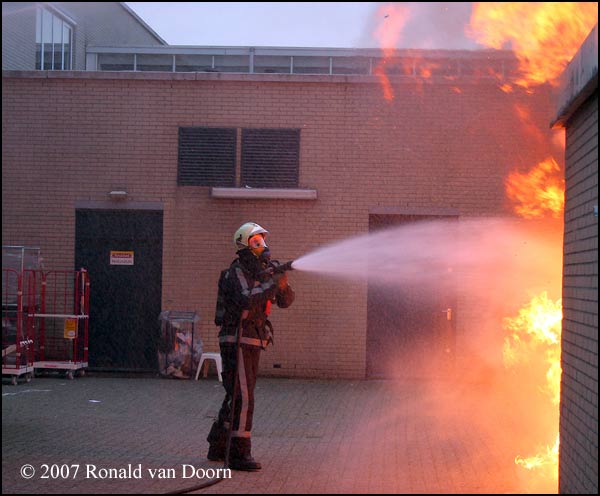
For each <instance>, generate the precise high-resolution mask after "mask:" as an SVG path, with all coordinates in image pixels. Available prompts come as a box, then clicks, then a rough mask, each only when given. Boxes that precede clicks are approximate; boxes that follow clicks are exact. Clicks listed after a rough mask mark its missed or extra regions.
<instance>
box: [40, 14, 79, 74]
mask: <svg viewBox="0 0 600 496" xmlns="http://www.w3.org/2000/svg"><path fill="white" fill-rule="evenodd" d="M72 35H73V28H72V27H71V26H70V25H69V24H67V23H66V22H65V21H63V20H62V19H61V18H60V17H58V16H56V15H54V14H52V13H51V12H50V11H48V10H46V9H42V8H39V9H38V10H37V17H36V23H35V43H36V60H35V68H36V69H37V70H44V71H68V70H70V69H71V52H72V49H71V44H72V37H73V36H72Z"/></svg>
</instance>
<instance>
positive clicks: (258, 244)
mask: <svg viewBox="0 0 600 496" xmlns="http://www.w3.org/2000/svg"><path fill="white" fill-rule="evenodd" d="M248 248H250V251H251V252H252V253H254V255H255V256H257V257H260V256H261V255H262V254H263V252H264V251H265V250H266V249H267V243H265V238H263V237H262V235H260V234H257V235H256V236H252V237H251V238H250V239H249V240H248Z"/></svg>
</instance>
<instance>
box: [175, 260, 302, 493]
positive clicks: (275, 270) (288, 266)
mask: <svg viewBox="0 0 600 496" xmlns="http://www.w3.org/2000/svg"><path fill="white" fill-rule="evenodd" d="M293 263H294V261H293V260H290V261H289V262H286V263H284V264H278V265H275V264H269V268H268V269H266V270H265V271H264V272H263V273H264V274H270V275H274V274H283V273H284V272H285V271H288V270H293V267H292V264H293ZM246 317H248V310H244V311H243V312H242V315H241V318H240V323H239V325H238V327H237V331H236V336H235V357H236V358H235V369H234V374H233V391H232V397H231V410H230V412H229V428H228V429H227V445H226V447H225V461H224V463H223V468H224V469H225V470H227V469H228V468H229V454H230V452H231V438H232V434H233V420H234V416H235V403H236V396H237V393H238V389H239V379H238V374H239V367H240V351H241V350H240V345H241V339H242V331H243V328H242V325H243V323H244V320H246ZM225 473H226V472H225ZM223 480H225V477H215V478H214V479H211V480H210V481H207V482H203V483H201V484H196V485H194V486H191V487H187V488H185V489H180V490H177V491H172V492H169V493H166V494H186V493H191V492H192V491H198V490H200V489H204V488H205V487H210V486H212V485H214V484H217V483H219V482H221V481H223Z"/></svg>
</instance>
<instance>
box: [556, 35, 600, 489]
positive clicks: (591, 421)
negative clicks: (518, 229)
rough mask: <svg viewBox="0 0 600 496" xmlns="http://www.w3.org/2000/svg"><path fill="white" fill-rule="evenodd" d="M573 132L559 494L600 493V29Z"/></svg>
mask: <svg viewBox="0 0 600 496" xmlns="http://www.w3.org/2000/svg"><path fill="white" fill-rule="evenodd" d="M563 78H564V83H563V87H562V94H561V98H560V100H559V102H558V114H557V117H556V119H555V123H554V124H555V125H556V126H558V127H564V128H565V129H566V153H565V157H566V160H565V179H566V189H565V233H564V260H563V262H564V268H563V326H562V382H561V403H560V474H559V490H560V492H561V493H565V494H586V493H587V494H589V493H594V494H595V493H597V492H598V25H596V27H595V28H594V30H593V31H592V32H591V33H590V35H589V36H588V38H587V39H586V41H585V42H584V43H583V45H582V46H581V48H580V50H579V52H578V53H577V55H576V56H575V57H574V58H573V60H572V61H571V63H570V64H569V67H568V68H567V69H566V71H565V73H564V75H563Z"/></svg>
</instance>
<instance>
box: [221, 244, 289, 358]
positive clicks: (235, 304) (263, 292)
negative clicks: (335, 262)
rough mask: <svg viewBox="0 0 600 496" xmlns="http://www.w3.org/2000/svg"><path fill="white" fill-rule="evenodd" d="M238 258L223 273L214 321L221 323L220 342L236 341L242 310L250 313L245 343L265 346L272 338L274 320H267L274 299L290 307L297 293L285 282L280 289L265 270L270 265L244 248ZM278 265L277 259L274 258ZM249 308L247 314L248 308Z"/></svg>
mask: <svg viewBox="0 0 600 496" xmlns="http://www.w3.org/2000/svg"><path fill="white" fill-rule="evenodd" d="M238 254H239V258H237V259H236V260H234V261H233V262H232V263H231V265H230V267H229V268H228V269H226V270H224V271H223V272H222V273H221V277H220V279H219V294H218V297H217V309H216V314H215V323H216V324H217V325H220V326H221V330H220V332H219V342H220V343H221V344H224V343H234V344H235V342H236V331H237V329H238V326H239V323H240V319H241V317H242V314H245V315H247V316H246V318H245V319H244V321H243V323H242V329H243V331H242V336H241V338H240V342H241V344H243V345H248V346H259V347H261V348H263V349H264V348H265V347H266V345H267V344H268V342H269V340H270V338H271V340H272V335H271V336H269V334H271V332H272V326H271V323H270V322H269V320H268V316H269V311H270V307H271V304H272V303H275V304H276V305H277V306H278V307H280V308H287V307H289V306H290V305H291V304H292V303H293V301H294V297H295V293H294V290H293V289H292V288H291V287H290V286H289V285H286V287H285V288H283V289H280V288H279V287H278V285H277V283H276V282H275V280H274V279H273V276H272V275H271V274H268V273H265V272H264V270H265V269H266V268H267V265H265V264H261V263H260V262H259V261H258V259H257V258H256V257H255V256H254V255H252V254H250V256H248V255H247V254H246V253H245V252H243V251H240V252H238ZM271 264H274V265H276V264H277V262H276V261H274V262H271ZM245 311H247V314H246V312H245Z"/></svg>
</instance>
